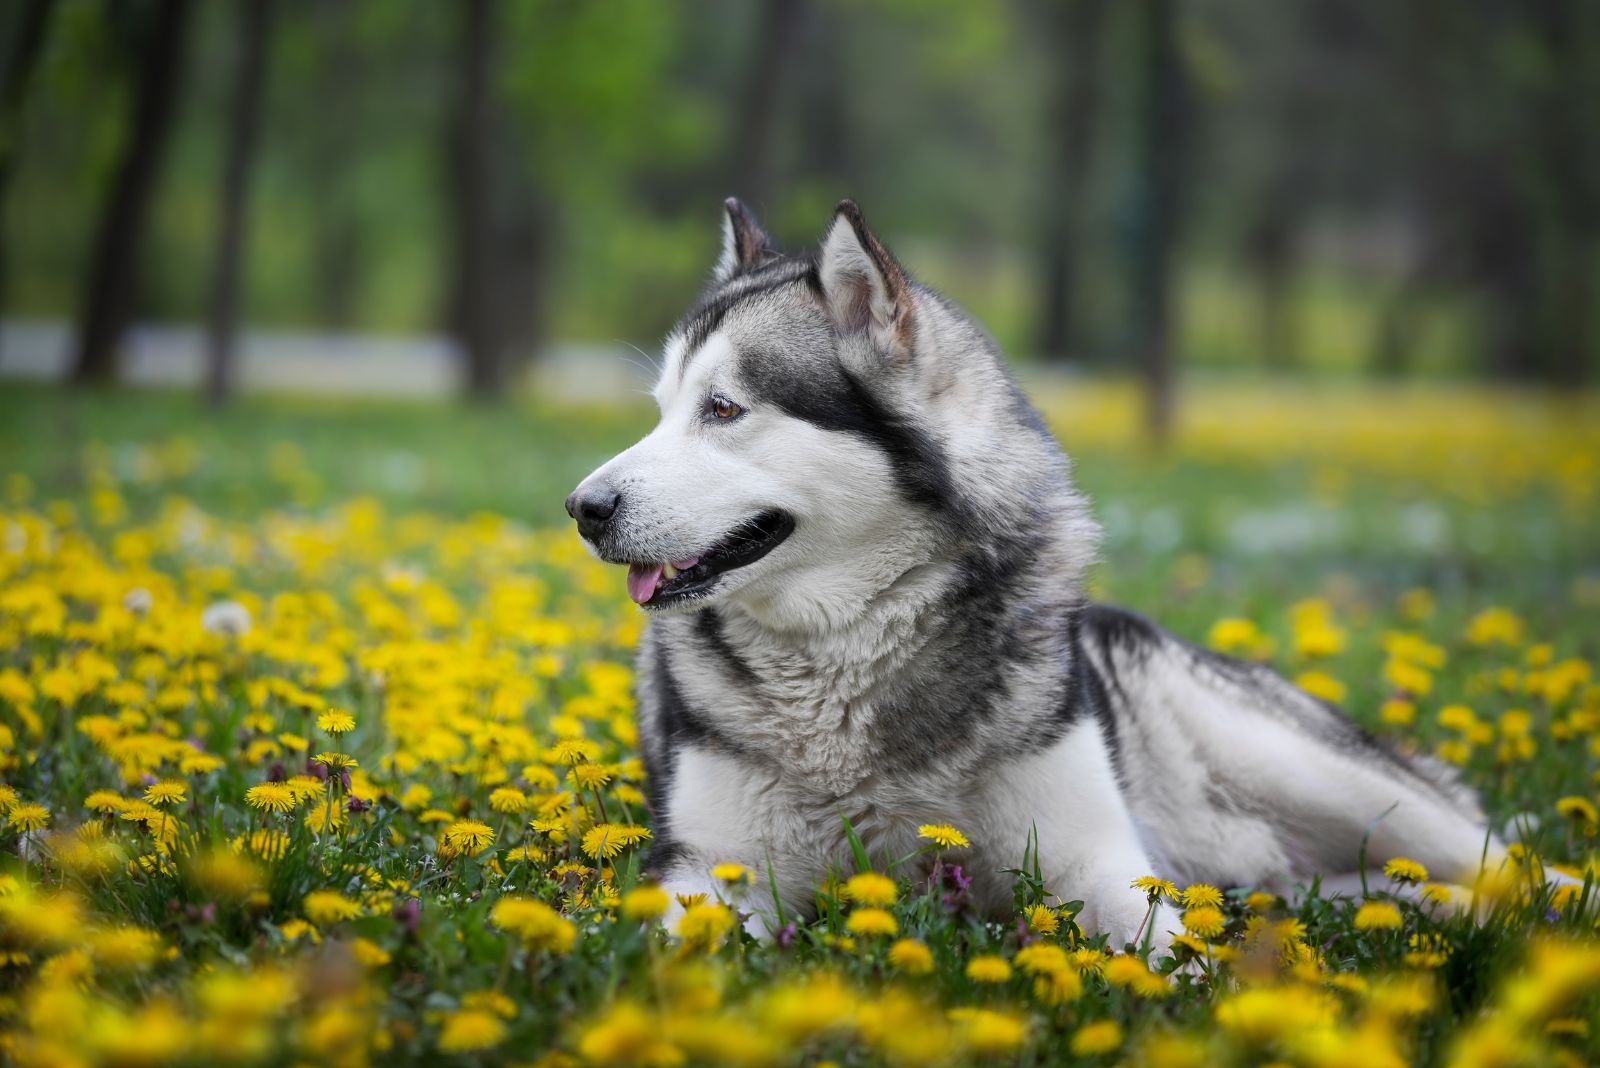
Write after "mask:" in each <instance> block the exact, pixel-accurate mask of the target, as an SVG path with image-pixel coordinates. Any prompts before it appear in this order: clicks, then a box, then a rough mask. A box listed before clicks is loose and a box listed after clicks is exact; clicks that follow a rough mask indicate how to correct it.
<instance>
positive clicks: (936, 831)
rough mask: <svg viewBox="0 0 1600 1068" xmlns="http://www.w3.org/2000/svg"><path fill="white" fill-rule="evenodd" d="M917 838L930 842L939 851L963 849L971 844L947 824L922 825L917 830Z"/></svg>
mask: <svg viewBox="0 0 1600 1068" xmlns="http://www.w3.org/2000/svg"><path fill="white" fill-rule="evenodd" d="M917 837H918V838H922V839H925V840H926V841H929V842H932V843H933V844H934V845H936V846H938V847H939V848H940V849H964V848H966V847H967V846H969V845H971V844H972V843H971V842H969V841H967V836H966V835H964V834H962V833H961V832H960V831H958V830H956V829H955V828H954V827H952V826H950V824H948V823H924V824H923V825H922V826H920V827H918V828H917Z"/></svg>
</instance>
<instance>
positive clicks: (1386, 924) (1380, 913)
mask: <svg viewBox="0 0 1600 1068" xmlns="http://www.w3.org/2000/svg"><path fill="white" fill-rule="evenodd" d="M1402 922H1403V920H1402V917H1401V915H1400V910H1399V909H1398V908H1396V907H1395V906H1394V904H1393V903H1392V902H1388V901H1368V902H1367V903H1366V904H1364V905H1362V906H1361V907H1360V908H1359V909H1357V910H1356V920H1355V923H1356V929H1357V930H1358V931H1382V930H1389V929H1392V928H1396V927H1399V926H1400V925H1401V923H1402Z"/></svg>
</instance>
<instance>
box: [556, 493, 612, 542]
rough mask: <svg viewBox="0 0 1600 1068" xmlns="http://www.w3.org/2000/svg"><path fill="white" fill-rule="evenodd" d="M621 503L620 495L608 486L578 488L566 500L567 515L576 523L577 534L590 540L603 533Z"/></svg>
mask: <svg viewBox="0 0 1600 1068" xmlns="http://www.w3.org/2000/svg"><path fill="white" fill-rule="evenodd" d="M621 503H622V494H620V493H618V492H617V491H616V490H614V489H612V488H611V487H610V486H596V487H594V488H593V489H588V490H585V489H584V488H583V487H581V486H580V487H578V489H576V490H574V491H573V493H572V496H570V497H568V498H567V514H568V515H570V516H571V517H572V518H574V519H576V520H577V521H578V533H579V534H582V535H583V536H584V537H586V538H589V539H591V540H592V539H594V538H598V537H599V536H600V535H601V533H603V532H604V531H605V529H606V524H607V523H609V522H611V517H612V516H614V515H616V514H617V505H619V504H621Z"/></svg>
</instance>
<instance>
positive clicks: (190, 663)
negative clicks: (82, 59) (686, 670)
mask: <svg viewBox="0 0 1600 1068" xmlns="http://www.w3.org/2000/svg"><path fill="white" fill-rule="evenodd" d="M1039 396H1040V397H1041V399H1042V401H1043V402H1044V405H1045V407H1046V410H1047V412H1048V414H1049V416H1050V418H1051V420H1052V422H1053V424H1054V425H1055V426H1056V428H1057V430H1058V431H1059V433H1060V434H1061V436H1062V438H1063V440H1064V441H1065V442H1066V443H1067V445H1068V446H1069V449H1070V451H1071V452H1072V453H1073V455H1074V457H1075V460H1076V463H1077V472H1078V478H1079V480H1080V482H1081V483H1082V484H1083V485H1084V487H1085V488H1086V489H1087V490H1088V491H1089V492H1090V494H1091V495H1092V496H1093V498H1094V499H1095V500H1096V502H1097V510H1098V512H1099V514H1100V515H1101V517H1102V519H1103V520H1104V521H1105V523H1106V526H1107V532H1108V537H1107V545H1106V553H1105V557H1106V560H1105V563H1104V564H1103V565H1102V567H1101V568H1100V569H1099V571H1098V572H1097V573H1096V576H1095V579H1094V581H1095V584H1096V592H1097V593H1098V594H1100V595H1103V596H1106V597H1109V598H1113V599H1116V600H1118V601H1120V602H1122V603H1125V604H1128V605H1129V606H1131V607H1134V608H1136V609H1140V610H1143V611H1146V612H1149V613H1151V614H1153V615H1156V616H1158V617H1159V618H1160V619H1161V620H1162V622H1164V623H1166V624H1168V625H1170V626H1172V627H1173V628H1174V629H1176V630H1178V631H1179V632H1180V633H1182V634H1185V635H1186V636H1188V637H1191V638H1194V639H1195V640H1200V641H1208V642H1210V643H1212V644H1214V645H1217V646H1218V647H1221V648H1225V649H1227V650H1229V651H1232V652H1234V653H1237V654H1239V655H1247V656H1255V657H1260V658H1264V659H1268V660H1270V661H1271V662H1273V663H1274V664H1275V665H1277V666H1278V667H1279V668H1280V669H1282V670H1283V671H1285V672H1286V673H1287V674H1289V675H1290V676H1291V677H1296V678H1299V679H1300V680H1301V681H1302V684H1303V685H1306V686H1307V687H1308V688H1311V689H1315V690H1318V691H1319V692H1323V693H1326V694H1328V695H1330V696H1334V697H1337V698H1340V699H1341V700H1343V702H1344V703H1345V704H1346V706H1347V707H1348V708H1349V709H1350V711H1351V713H1352V715H1354V716H1356V717H1357V718H1358V719H1361V720H1362V721H1363V722H1365V723H1367V724H1368V725H1369V726H1371V727H1373V728H1374V729H1376V730H1379V731H1381V732H1383V733H1385V734H1386V735H1388V736H1390V737H1391V738H1392V739H1393V740H1394V741H1395V742H1396V744H1399V745H1402V746H1406V747H1411V748H1416V749H1420V750H1425V751H1429V752H1433V753H1436V754H1437V755H1439V756H1440V757H1441V758H1443V759H1447V760H1452V761H1454V762H1456V763H1458V764H1460V765H1461V767H1462V773H1463V775H1464V776H1465V777H1466V778H1467V779H1468V780H1469V781H1470V782H1472V783H1473V784H1474V785H1475V786H1477V787H1478V788H1479V789H1480V790H1482V791H1483V794H1484V798H1485V803H1486V805H1487V806H1488V808H1489V809H1490V811H1491V813H1492V815H1493V817H1494V819H1495V821H1496V825H1497V826H1502V825H1504V824H1506V823H1508V822H1511V821H1513V820H1515V821H1516V822H1517V824H1518V825H1519V826H1520V827H1521V828H1523V829H1524V830H1525V831H1526V832H1527V843H1526V850H1527V851H1526V852H1525V853H1522V854H1519V856H1520V857H1521V859H1520V861H1519V864H1518V865H1517V866H1515V867H1514V868H1511V869H1508V870H1504V871H1497V872H1493V873H1489V874H1488V875H1486V876H1485V877H1484V879H1483V881H1482V882H1481V883H1480V884H1479V885H1478V886H1477V887H1475V888H1459V887H1458V888H1455V889H1453V890H1450V891H1446V890H1443V889H1440V890H1438V891H1435V892H1436V893H1440V894H1443V893H1446V892H1448V893H1450V894H1452V895H1453V902H1452V904H1453V905H1455V906H1470V909H1471V911H1472V912H1473V913H1474V914H1475V915H1458V914H1457V913H1456V911H1454V910H1453V909H1452V908H1451V907H1446V906H1440V907H1431V906H1428V907H1424V906H1418V905H1416V904H1413V903H1410V902H1408V901H1406V900H1401V899H1399V898H1398V896H1397V895H1395V894H1394V893H1393V891H1394V890H1396V889H1397V886H1398V884H1397V883H1396V882H1395V881H1393V880H1391V879H1389V878H1388V877H1385V876H1375V877H1374V879H1373V880H1372V882H1371V886H1370V892H1371V900H1370V901H1368V902H1365V903H1360V902H1330V901H1325V900H1321V899H1319V898H1316V897H1312V898H1310V899H1308V900H1306V901H1304V902H1301V903H1298V904H1291V903H1289V902H1285V901H1282V900H1279V899H1273V898H1269V897H1265V896H1263V895H1252V894H1251V893H1250V888H1226V889H1227V890H1228V892H1227V893H1226V895H1225V896H1224V897H1223V899H1222V902H1221V904H1220V906H1218V907H1216V910H1215V914H1211V913H1207V912H1205V911H1204V910H1205V909H1207V908H1209V907H1211V906H1209V905H1207V904H1206V902H1205V899H1206V898H1208V896H1209V891H1208V890H1207V889H1206V888H1189V890H1188V898H1187V901H1186V902H1185V903H1184V904H1185V906H1186V907H1187V913H1186V915H1187V916H1188V919H1189V923H1190V931H1191V933H1190V936H1189V940H1188V942H1187V943H1186V945H1185V946H1184V947H1182V948H1181V949H1180V956H1182V957H1183V958H1184V959H1183V960H1182V961H1178V960H1173V959H1166V958H1150V959H1146V955H1145V954H1142V953H1140V952H1139V951H1138V950H1139V947H1137V946H1135V947H1132V949H1133V952H1125V951H1124V950H1125V947H1120V946H1108V945H1106V944H1105V942H1104V939H1103V938H1102V937H1099V936H1097V933H1096V932H1093V931H1087V932H1078V931H1075V930H1074V925H1073V923H1072V915H1073V911H1074V910H1073V909H1072V907H1071V906H1070V904H1069V905H1067V906H1065V907H1057V905H1056V903H1053V902H1052V901H1050V900H1048V899H1047V898H1046V896H1045V892H1044V890H1043V888H1042V887H1041V886H1040V885H1039V883H1038V880H1037V878H1036V874H1035V869H1034V864H1033V860H1035V859H1036V858H1031V857H1029V856H1027V855H1026V850H1025V848H1024V844H1023V843H1018V858H1017V871H1016V873H1015V877H1016V886H1017V889H1016V905H1017V913H1016V915H1015V916H1013V917H1009V918H1004V919H995V918H986V917H980V916H977V915H974V914H972V913H971V911H970V910H968V909H966V908H964V907H963V900H962V895H961V890H960V878H961V876H960V875H959V873H958V871H957V869H958V868H959V865H960V862H961V860H960V857H961V849H960V847H959V846H941V845H938V844H936V843H935V842H933V841H931V840H930V841H929V842H928V845H927V851H928V852H929V853H936V854H938V857H939V861H938V863H939V871H940V873H941V874H940V876H939V878H938V880H937V882H935V883H932V884H930V883H929V882H925V881H922V880H915V881H914V880H912V879H911V878H910V876H909V874H908V871H902V870H897V869H895V868H893V867H892V866H891V865H890V863H889V862H890V861H892V860H893V859H894V858H882V857H872V856H869V855H865V854H864V853H863V854H860V855H857V856H855V857H853V858H852V862H851V863H849V864H848V865H846V870H842V871H839V872H837V873H835V874H836V880H835V881H833V882H830V883H827V884H825V885H822V886H821V887H819V895H818V903H819V918H818V919H817V920H816V921H814V922H810V923H799V924H797V925H796V926H795V927H794V928H793V929H792V930H790V931H789V932H787V933H786V934H785V936H784V937H783V938H782V939H780V942H779V944H772V943H757V942H752V941H749V940H747V939H745V938H742V937H740V936H739V935H738V934H737V929H736V926H735V923H734V918H733V917H732V916H731V914H730V913H729V912H728V910H726V909H724V908H723V907H722V906H721V905H720V904H718V903H717V902H715V901H707V902H704V903H700V904H699V905H697V906H695V907H693V908H691V909H690V911H689V913H688V914H687V916H686V919H685V921H684V922H685V926H684V927H683V928H681V929H680V930H679V932H678V933H679V935H680V937H679V938H678V939H677V940H668V939H667V938H666V937H665V936H664V932H662V931H661V930H660V926H661V924H660V921H659V920H658V919H656V917H657V916H659V915H660V912H661V910H662V909H663V908H664V907H665V905H666V902H665V901H664V900H662V896H661V895H660V893H659V891H655V890H653V889H652V888H650V887H648V886H647V885H644V884H642V883H641V882H640V879H639V870H640V862H641V859H642V852H643V850H644V849H646V848H647V846H648V830H649V825H650V818H649V813H648V810H647V808H646V806H645V805H644V804H643V794H642V786H643V783H642V770H641V768H640V767H639V764H638V761H637V756H636V752H635V749H634V744H635V736H634V728H633V724H632V719H631V715H632V698H631V694H630V685H631V677H630V673H629V669H628V666H627V665H628V661H629V656H630V648H631V646H632V644H633V642H634V641H635V640H636V638H637V634H638V629H639V618H638V616H637V614H636V612H635V610H634V609H633V608H632V606H631V605H630V604H629V603H628V602H627V600H626V598H625V597H623V596H622V590H621V577H620V576H619V575H617V574H615V573H613V571H612V570H611V569H608V568H605V567H603V566H601V565H598V564H596V563H594V562H593V561H592V560H590V559H589V558H588V557H587V556H586V555H585V554H584V553H583V552H582V550H581V547H580V546H579V545H578V544H577V542H576V539H575V538H574V537H573V536H572V534H571V532H570V531H569V530H568V529H566V526H565V516H564V514H563V513H562V512H561V511H560V507H561V506H560V502H561V499H562V497H563V496H564V495H565V493H566V492H567V491H568V490H569V489H570V488H571V486H572V485H574V484H575V483H576V482H577V481H578V479H579V478H580V477H581V476H582V475H583V474H584V473H586V472H587V471H588V470H590V469H591V468H593V467H594V466H595V465H596V464H597V463H598V462H600V461H601V460H603V459H604V458H606V457H607V456H609V455H611V454H612V453H613V452H615V451H616V450H617V449H618V448H620V447H622V446H624V445H626V444H627V443H628V442H629V441H631V440H632V439H633V437H635V436H637V434H639V433H640V432H641V431H642V430H643V429H644V428H645V426H647V425H648V421H649V415H648V412H645V411H642V410H640V409H637V408H621V409H595V410H564V411H554V410H550V409H548V408H540V407H537V406H514V407H508V408H505V409H498V410H488V411H471V410H465V409H457V408H451V407H443V406H435V405H428V404H421V403H386V404H369V403H363V404H349V403H344V404H335V403H332V402H327V401H313V400H305V399H293V400H291V399H278V400H252V401H249V402H247V403H245V404H244V405H242V406H240V407H239V408H238V409H237V410H235V411H232V412H230V413H228V414H227V415H226V416H224V417H216V416H212V415H210V414H208V413H206V412H205V411H204V410H203V409H202V408H200V407H198V406H197V405H196V403H195V402H194V401H193V400H192V399H190V398H188V397H185V396H180V395H175V394H166V393H158V392H152V393H127V392H111V393H104V394H92V393H91V394H68V393H63V392H59V391H55V390H51V389H24V388H15V387H8V388H7V389H6V390H5V391H4V392H3V393H0V476H4V477H5V479H6V482H5V485H4V487H3V492H4V494H5V500H4V504H3V505H0V535H3V540H0V765H3V767H4V779H3V781H4V783H5V784H6V787H7V788H8V789H9V791H11V793H7V794H4V795H3V796H0V802H3V804H0V808H4V809H6V810H7V811H8V815H7V817H6V822H5V823H4V825H0V845H3V848H4V849H5V850H6V856H5V861H6V867H5V873H4V874H3V875H0V965H3V970H0V1051H3V1056H4V1058H5V1059H6V1060H8V1061H11V1062H14V1063H19V1064H66V1063H106V1064H113V1063H115V1064H122V1063H191V1062H192V1063H208V1064H209V1063H222V1062H228V1063H233V1062H237V1063H350V1064H361V1063H367V1062H370V1061H374V1060H382V1061H389V1062H396V1063H437V1062H440V1061H452V1062H457V1063H545V1064H551V1065H554V1064H563V1063H569V1062H572V1061H575V1060H576V1061H585V1062H592V1063H607V1064H640V1063H654V1064H676V1063H683V1062H685V1061H688V1062H695V1063H698V1062H714V1063H736V1064H764V1063H818V1062H820V1061H823V1060H833V1061H836V1062H839V1063H849V1064H854V1063H878V1062H883V1061H887V1062H892V1063H915V1064H922V1063H934V1062H943V1061H955V1062H962V1061H968V1060H974V1061H976V1060H987V1059H993V1058H996V1057H1004V1058H1008V1059H1013V1060H1018V1061H1021V1062H1024V1063H1049V1064H1057V1063H1061V1064H1067V1063H1082V1064H1102V1063H1120V1062H1124V1061H1128V1062H1132V1063H1148V1064H1152V1065H1180V1064H1211V1063H1223V1064H1241V1065H1243V1064H1257V1063H1268V1062H1285V1063H1293V1064H1302V1065H1327V1064H1363V1065H1365V1064H1388V1063H1408V1062H1409V1063H1423V1064H1433V1063H1449V1064H1461V1065H1468V1064H1479V1063H1482V1064H1491V1063H1492V1064H1512V1063H1522V1064H1548V1063H1560V1062H1565V1063H1572V1064H1582V1063H1591V1062H1593V1061H1595V1060H1596V1059H1600V1044H1597V1043H1600V1036H1596V1035H1595V1034H1594V1033H1593V1032H1592V1030H1591V1027H1592V1024H1591V1021H1592V1019H1593V1014H1594V1010H1595V1008H1596V1000H1595V999H1596V996H1597V993H1600V945H1597V943H1596V940H1595V936H1594V924H1595V916H1596V909H1595V905H1594V903H1593V901H1594V897H1595V891H1594V890H1593V889H1592V888H1585V889H1583V890H1582V891H1581V892H1579V893H1576V894H1572V895H1571V896H1566V895H1565V894H1564V895H1563V896H1561V897H1558V898H1556V899H1552V896H1551V893H1550V892H1549V891H1546V890H1545V889H1543V887H1542V884H1541V883H1540V882H1539V880H1538V879H1537V878H1536V874H1537V869H1538V867H1539V865H1540V864H1541V863H1542V864H1546V865H1551V866H1557V865H1559V866H1561V867H1562V868H1563V869H1564V870H1566V871H1568V872H1570V873H1574V874H1579V875H1580V876H1581V874H1582V873H1584V872H1592V871H1593V870H1594V865H1595V835H1596V832H1597V828H1596V826H1595V823H1596V819H1595V816H1594V807H1593V806H1594V803H1595V800H1596V779H1595V773H1596V768H1597V766H1600V741H1597V738H1600V686H1597V685H1596V682H1595V679H1594V677H1593V672H1592V668H1591V665H1592V663H1593V662H1594V660H1595V658H1596V656H1597V655H1600V649H1597V648H1596V634H1597V631H1596V623H1597V621H1600V530H1597V518H1596V512H1597V508H1596V503H1597V501H1596V481H1597V474H1596V472H1597V469H1600V468H1597V458H1600V429H1597V428H1600V418H1597V416H1600V411H1597V404H1596V401H1595V400H1594V399H1593V398H1589V397H1578V398H1566V399H1563V400H1559V401H1553V400H1546V399H1541V398H1538V397H1530V396H1520V395H1505V394H1499V393H1490V392H1487V391H1481V390H1475V389H1470V388H1465V387H1459V388H1458V387H1446V386H1435V387H1432V388H1430V389H1427V390H1414V391H1404V390H1386V391H1377V390H1373V389H1371V388H1367V387H1361V386H1358V385H1345V386H1341V387H1338V388H1337V389H1334V390H1332V391H1330V390H1329V389H1327V388H1323V389H1322V390H1320V391H1316V392H1312V391H1309V390H1307V389H1305V388H1300V389H1296V388H1291V387H1286V386H1279V387H1263V386H1255V385H1248V386H1243V385H1236V384H1230V383H1228V382H1225V381H1217V382H1212V383H1202V384H1199V385H1197V386H1195V387H1194V388H1193V389H1192V390H1191V391H1190V393H1189V394H1188V395H1187V396H1186V419H1185V421H1184V423H1183V424H1182V425H1181V426H1180V428H1179V432H1178V434H1177V436H1176V439H1175V442H1174V447H1173V449H1172V450H1171V451H1170V452H1168V453H1165V454H1161V455H1155V454H1152V453H1150V452H1148V451H1147V450H1146V449H1144V448H1143V447H1142V446H1141V444H1140V442H1139V439H1138V436H1137V433H1136V426H1137V421H1136V412H1137V404H1136V398H1135V397H1134V396H1133V394H1132V393H1131V392H1130V391H1129V390H1127V389H1126V388H1123V387H1119V386H1117V385H1115V384H1105V383H1093V382H1082V383H1060V382H1045V383H1041V384H1040V388H1039ZM346 716H348V720H349V722H348V723H347V722H346V721H345V717H346ZM347 727H348V728H349V729H346V728H347ZM929 822H930V823H937V822H939V820H938V814H937V813H930V814H929ZM1535 857H1538V858H1540V859H1534V858H1535ZM922 859H923V860H926V858H922ZM1389 859H1390V858H1384V857H1375V858H1372V860H1373V861H1374V863H1382V862H1384V861H1386V860H1389ZM873 868H876V869H877V871H878V872H879V873H882V874H885V875H887V877H888V881H887V882H885V881H884V880H876V881H875V880H873V879H871V878H863V877H862V873H863V872H867V871H870V870H871V869H873ZM1152 874H1159V873H1152ZM1401 874H1405V873H1403V872H1402V873H1401ZM1445 874H1446V873H1432V874H1431V876H1429V877H1423V878H1424V879H1427V878H1430V877H1443V876H1444V875H1445ZM852 876H855V877H856V878H854V879H852V878H851V877H852ZM719 877H725V883H726V885H727V886H728V887H729V890H730V892H732V891H733V890H734V889H735V887H736V886H737V884H739V883H742V882H746V881H749V882H753V883H755V884H756V885H760V884H762V883H763V882H764V880H765V878H766V875H765V873H763V872H761V871H756V870H747V869H739V868H732V869H730V870H728V871H726V872H720V873H719ZM1152 893H1153V894H1156V895H1161V894H1167V893H1169V891H1168V890H1166V889H1164V888H1161V887H1159V886H1158V887H1155V888H1154V889H1153V890H1152ZM1170 893H1173V894H1177V895H1179V896H1180V897H1182V896H1183V895H1184V888H1180V887H1174V888H1171V890H1170ZM891 930H892V933H890V932H891ZM1180 965H1181V967H1180ZM1174 969H1176V971H1174ZM1168 973H1172V974H1168Z"/></svg>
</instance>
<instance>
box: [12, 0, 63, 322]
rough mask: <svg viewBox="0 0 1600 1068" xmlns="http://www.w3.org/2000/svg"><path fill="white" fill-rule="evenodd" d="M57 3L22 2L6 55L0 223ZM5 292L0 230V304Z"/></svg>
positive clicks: (36, 0) (32, 0)
mask: <svg viewBox="0 0 1600 1068" xmlns="http://www.w3.org/2000/svg"><path fill="white" fill-rule="evenodd" d="M54 6H55V3H54V0H26V2H25V3H24V4H23V5H22V11H21V13H20V14H19V15H18V16H17V24H16V37H15V39H14V40H13V42H12V45H11V51H10V54H8V55H7V56H6V57H5V64H6V65H5V70H4V72H3V74H0V227H3V225H4V220H5V212H4V210H3V209H4V206H5V200H6V193H7V192H8V191H9V190H10V188H11V176H12V174H13V173H14V172H15V170H16V163H17V147H18V143H19V141H20V140H21V138H22V107H23V104H24V103H26V102H27V99H28V90H29V89H30V88H31V87H32V85H33V75H34V72H35V71H37V70H38V69H39V57H40V55H42V54H43V53H44V42H45V36H46V31H47V30H48V29H49V25H50V14H51V11H52V10H53V8H54ZM5 295H6V241H5V235H4V232H3V230H0V308H3V307H4V306H5Z"/></svg>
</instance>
